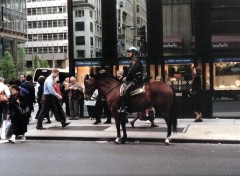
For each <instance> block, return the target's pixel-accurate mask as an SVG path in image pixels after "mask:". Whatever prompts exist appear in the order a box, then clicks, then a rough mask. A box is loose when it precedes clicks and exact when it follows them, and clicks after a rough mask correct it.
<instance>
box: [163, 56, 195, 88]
mask: <svg viewBox="0 0 240 176" xmlns="http://www.w3.org/2000/svg"><path fill="white" fill-rule="evenodd" d="M193 65H194V64H193V59H191V58H186V59H184V58H179V59H175V58H174V59H166V61H165V74H166V78H165V82H166V83H167V84H169V85H171V86H172V87H173V89H174V90H177V91H178V90H179V91H180V90H189V89H190V88H191V84H192V68H193Z"/></svg>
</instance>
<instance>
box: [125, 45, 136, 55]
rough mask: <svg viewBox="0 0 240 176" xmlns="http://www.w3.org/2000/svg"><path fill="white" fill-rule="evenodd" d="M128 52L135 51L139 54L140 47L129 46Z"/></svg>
mask: <svg viewBox="0 0 240 176" xmlns="http://www.w3.org/2000/svg"><path fill="white" fill-rule="evenodd" d="M127 52H133V53H134V54H135V55H136V54H138V49H137V48H136V47H134V46H132V47H130V48H128V50H127Z"/></svg>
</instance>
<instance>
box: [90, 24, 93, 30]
mask: <svg viewBox="0 0 240 176" xmlns="http://www.w3.org/2000/svg"><path fill="white" fill-rule="evenodd" d="M90 31H91V32H93V23H91V22H90Z"/></svg>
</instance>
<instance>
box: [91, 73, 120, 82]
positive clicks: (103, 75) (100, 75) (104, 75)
mask: <svg viewBox="0 0 240 176" xmlns="http://www.w3.org/2000/svg"><path fill="white" fill-rule="evenodd" d="M91 76H93V77H94V78H95V79H96V80H102V79H108V78H109V79H113V80H116V81H118V82H120V80H119V79H117V78H116V77H115V76H113V75H110V74H108V73H102V74H97V75H91Z"/></svg>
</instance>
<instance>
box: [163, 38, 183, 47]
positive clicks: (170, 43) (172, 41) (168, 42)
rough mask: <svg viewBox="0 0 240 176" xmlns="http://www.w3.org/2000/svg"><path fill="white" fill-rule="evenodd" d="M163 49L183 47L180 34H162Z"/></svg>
mask: <svg viewBox="0 0 240 176" xmlns="http://www.w3.org/2000/svg"><path fill="white" fill-rule="evenodd" d="M163 48H164V49H183V38H182V36H174V35H173V36H163Z"/></svg>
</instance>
